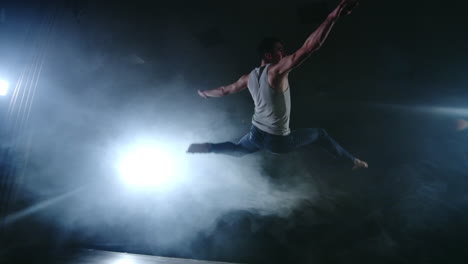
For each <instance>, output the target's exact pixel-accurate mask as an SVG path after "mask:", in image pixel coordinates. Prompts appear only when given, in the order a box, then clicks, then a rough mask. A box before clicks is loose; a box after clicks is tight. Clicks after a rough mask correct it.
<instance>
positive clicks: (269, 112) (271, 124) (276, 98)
mask: <svg viewBox="0 0 468 264" xmlns="http://www.w3.org/2000/svg"><path fill="white" fill-rule="evenodd" d="M269 66H270V64H267V65H265V66H263V67H258V68H255V69H254V70H252V72H251V73H250V75H249V82H248V84H247V86H248V88H249V92H250V94H251V95H252V98H253V100H254V103H255V113H254V115H253V117H252V124H253V125H255V126H256V127H257V128H259V129H260V130H263V131H265V132H267V133H270V134H273V135H281V136H286V135H288V134H289V133H291V130H290V129H289V117H290V115H291V96H290V91H289V90H290V89H289V87H288V89H287V90H286V91H285V92H281V91H276V90H274V89H273V88H271V87H270V85H269V84H268V67H269Z"/></svg>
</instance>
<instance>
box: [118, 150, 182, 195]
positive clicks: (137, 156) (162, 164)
mask: <svg viewBox="0 0 468 264" xmlns="http://www.w3.org/2000/svg"><path fill="white" fill-rule="evenodd" d="M117 166H118V170H119V173H120V175H121V177H122V179H123V180H124V181H125V183H127V184H128V185H131V186H139V187H155V186H163V185H167V184H168V183H169V182H170V181H172V180H173V178H174V176H175V174H176V162H175V160H174V158H173V156H172V155H171V153H170V152H167V151H164V149H162V148H161V147H160V146H157V145H155V144H148V143H147V144H142V145H137V146H135V147H133V148H131V149H130V150H129V151H128V152H126V153H124V154H123V155H121V157H120V159H119V162H118V165H117Z"/></svg>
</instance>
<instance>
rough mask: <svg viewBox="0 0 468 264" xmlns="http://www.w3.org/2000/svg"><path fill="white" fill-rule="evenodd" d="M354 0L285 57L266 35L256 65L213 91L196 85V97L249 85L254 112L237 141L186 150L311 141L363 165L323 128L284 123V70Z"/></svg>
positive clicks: (271, 147)
mask: <svg viewBox="0 0 468 264" xmlns="http://www.w3.org/2000/svg"><path fill="white" fill-rule="evenodd" d="M357 1H358V0H342V2H341V3H340V4H339V5H338V6H337V7H336V8H335V9H334V10H333V11H332V12H331V13H330V14H329V15H328V17H327V19H326V20H325V21H324V22H323V23H322V24H321V25H320V26H319V27H318V28H317V29H316V30H315V31H314V32H313V33H312V34H311V35H310V36H309V37H308V38H307V40H306V41H305V43H304V45H303V46H302V47H301V48H300V49H298V50H297V51H296V52H294V53H293V54H291V55H289V56H285V54H284V49H283V45H282V43H281V41H279V40H278V39H275V38H266V39H264V40H263V41H262V43H261V44H260V46H259V48H258V51H259V55H260V57H261V64H260V67H258V68H255V69H254V70H253V71H252V72H250V73H249V74H246V75H244V76H242V77H241V78H240V79H239V80H238V81H236V82H234V83H232V84H230V85H227V86H221V87H218V88H216V89H212V90H204V91H200V90H199V91H198V94H199V95H200V96H201V97H204V98H208V97H221V96H225V95H228V94H232V93H236V92H240V91H242V90H245V89H246V88H248V89H249V91H250V94H251V95H252V98H253V100H254V103H255V113H254V115H253V118H252V127H251V129H250V132H249V133H248V134H247V135H245V136H244V137H243V138H242V139H241V140H240V141H239V142H238V143H237V144H236V143H232V142H223V143H217V144H215V143H202V144H191V145H190V147H189V148H188V150H187V152H189V153H210V152H211V153H224V154H230V155H236V156H241V155H245V154H248V153H253V152H256V151H258V150H260V149H266V150H268V151H270V152H272V153H286V152H289V151H292V150H294V149H296V148H299V147H302V146H305V145H308V144H311V143H322V144H323V145H324V147H326V148H327V149H328V150H329V151H330V152H332V153H333V154H335V155H336V156H338V157H340V158H344V159H346V160H348V161H350V163H351V164H352V165H353V169H359V168H367V167H368V165H367V163H366V162H364V161H361V160H359V159H357V158H355V157H354V156H352V155H351V154H349V153H348V152H347V151H346V150H345V149H343V148H342V147H341V146H340V145H339V144H338V143H336V142H335V141H334V140H333V139H332V138H331V137H330V136H329V135H328V134H327V132H326V131H325V130H324V129H321V128H307V129H299V130H295V131H291V130H290V128H289V117H290V110H291V101H290V88H289V81H288V77H289V73H290V72H291V71H292V70H293V69H295V68H296V67H298V66H299V65H301V64H302V63H303V62H304V61H305V60H306V59H307V58H309V57H310V55H311V54H312V53H314V52H315V51H317V50H318V49H319V48H320V47H321V46H322V44H323V43H324V41H325V39H326V38H327V36H328V34H329V33H330V31H331V29H332V27H333V26H334V24H335V23H336V21H337V20H338V19H339V18H341V17H343V16H345V15H347V14H350V13H351V10H352V9H353V8H354V7H355V6H356V5H357Z"/></svg>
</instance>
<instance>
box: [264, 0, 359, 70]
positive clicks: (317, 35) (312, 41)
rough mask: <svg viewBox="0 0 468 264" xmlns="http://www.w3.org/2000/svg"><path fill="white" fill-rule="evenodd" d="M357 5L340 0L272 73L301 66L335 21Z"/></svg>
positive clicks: (354, 0) (320, 43)
mask: <svg viewBox="0 0 468 264" xmlns="http://www.w3.org/2000/svg"><path fill="white" fill-rule="evenodd" d="M357 3H358V0H342V1H341V3H340V4H339V5H338V6H337V7H336V8H335V9H334V10H333V11H332V12H331V13H330V14H329V15H328V17H327V19H325V21H324V22H323V23H322V24H321V25H320V26H319V27H318V28H317V29H316V30H315V31H314V32H313V33H312V34H311V35H310V36H309V37H308V38H307V40H306V41H305V43H304V45H302V47H301V48H300V49H298V50H297V51H296V52H295V53H293V54H291V55H289V56H286V57H284V58H283V59H282V60H281V61H280V62H278V64H276V65H275V66H274V71H275V72H276V73H277V74H279V75H282V74H287V73H289V72H290V71H291V70H292V69H294V68H295V67H297V66H299V65H301V63H302V62H304V61H305V60H306V59H307V58H308V57H310V55H311V54H312V53H314V52H315V51H316V50H318V49H319V48H320V47H321V46H322V44H323V43H324V42H325V39H326V38H327V37H328V34H329V33H330V31H331V29H332V28H333V26H334V25H335V23H336V21H337V20H338V19H339V18H340V17H342V16H345V15H348V14H350V13H351V10H352V9H353V8H354V7H355V6H356V5H357ZM272 70H273V69H272Z"/></svg>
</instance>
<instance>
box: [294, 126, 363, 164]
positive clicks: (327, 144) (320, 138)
mask: <svg viewBox="0 0 468 264" xmlns="http://www.w3.org/2000/svg"><path fill="white" fill-rule="evenodd" d="M289 136H290V137H291V146H290V147H291V150H293V149H297V148H300V147H302V146H305V145H309V144H312V143H317V144H319V145H320V146H322V147H323V148H325V150H326V151H327V152H329V153H330V154H332V155H333V156H335V158H339V159H345V160H348V161H350V162H351V163H352V164H353V165H354V167H353V168H354V169H357V168H367V167H368V165H367V163H366V162H363V161H361V160H359V159H357V158H356V157H354V156H353V155H351V154H350V153H349V152H348V151H346V150H345V149H344V148H343V147H342V146H340V144H338V142H336V141H335V140H334V139H333V138H332V137H331V136H330V135H328V133H327V132H326V131H325V129H323V128H304V129H299V130H295V131H292V132H291V134H290V135H289Z"/></svg>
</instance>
